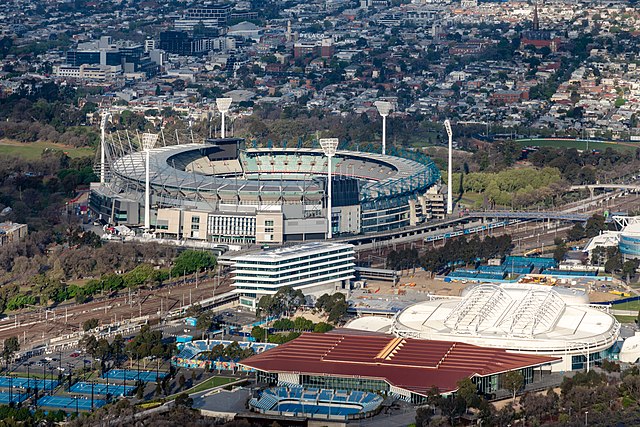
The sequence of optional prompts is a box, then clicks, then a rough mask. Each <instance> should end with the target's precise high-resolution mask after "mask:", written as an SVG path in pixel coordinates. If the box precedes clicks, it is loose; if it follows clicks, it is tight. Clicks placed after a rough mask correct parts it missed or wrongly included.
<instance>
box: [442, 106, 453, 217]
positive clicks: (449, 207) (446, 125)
mask: <svg viewBox="0 0 640 427" xmlns="http://www.w3.org/2000/svg"><path fill="white" fill-rule="evenodd" d="M444 128H445V129H446V130H447V135H448V137H449V165H448V166H447V214H449V215H451V213H452V212H453V194H452V193H453V185H452V182H453V177H452V176H451V175H453V167H452V165H451V159H452V154H451V153H452V151H453V132H452V131H451V122H450V121H449V119H447V120H445V121H444Z"/></svg>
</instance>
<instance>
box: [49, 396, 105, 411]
mask: <svg viewBox="0 0 640 427" xmlns="http://www.w3.org/2000/svg"><path fill="white" fill-rule="evenodd" d="M106 404H107V402H106V401H104V400H102V399H93V408H94V409H95V408H100V407H102V406H104V405H106ZM38 406H44V407H47V408H58V409H64V410H67V412H71V411H75V410H76V408H77V409H78V410H79V411H90V410H91V399H90V398H86V397H63V396H44V397H41V398H40V399H38Z"/></svg>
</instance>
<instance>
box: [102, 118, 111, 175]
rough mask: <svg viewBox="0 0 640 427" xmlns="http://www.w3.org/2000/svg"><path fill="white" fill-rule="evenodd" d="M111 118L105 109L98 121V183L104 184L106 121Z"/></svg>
mask: <svg viewBox="0 0 640 427" xmlns="http://www.w3.org/2000/svg"><path fill="white" fill-rule="evenodd" d="M111 120H112V118H111V113H110V112H109V110H105V111H103V112H102V120H101V121H100V184H104V181H105V169H106V164H105V157H106V151H107V147H106V141H105V137H106V135H105V134H106V132H107V122H110V121H111Z"/></svg>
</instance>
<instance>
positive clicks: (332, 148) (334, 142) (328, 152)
mask: <svg viewBox="0 0 640 427" xmlns="http://www.w3.org/2000/svg"><path fill="white" fill-rule="evenodd" d="M339 142H340V141H339V140H338V138H322V139H320V147H322V151H324V154H325V156H327V222H328V224H329V227H328V231H327V240H329V239H331V238H332V237H333V231H332V225H331V207H332V206H331V158H332V157H333V156H335V155H336V149H337V148H338V143H339Z"/></svg>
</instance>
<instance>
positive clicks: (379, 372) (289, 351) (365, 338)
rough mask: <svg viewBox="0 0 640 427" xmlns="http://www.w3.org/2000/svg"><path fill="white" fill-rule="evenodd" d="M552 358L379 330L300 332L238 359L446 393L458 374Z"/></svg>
mask: <svg viewBox="0 0 640 427" xmlns="http://www.w3.org/2000/svg"><path fill="white" fill-rule="evenodd" d="M387 352H388V354H386V355H385V354H383V353H387ZM381 356H384V357H381ZM556 360H559V359H558V358H553V357H543V356H536V355H524V354H514V353H508V352H507V351H505V350H501V349H495V348H483V347H477V346H474V345H471V344H464V343H456V342H451V341H427V340H418V339H412V338H402V339H400V340H399V341H398V339H397V338H395V337H393V336H385V335H380V334H375V335H362V334H344V333H327V334H314V333H304V334H302V335H301V336H300V337H299V338H297V339H295V340H293V341H291V342H289V343H286V344H283V345H280V346H278V347H277V348H274V349H271V350H269V351H266V352H264V353H262V354H259V355H256V356H252V357H250V358H248V359H245V360H244V361H242V362H241V364H242V365H246V366H249V367H251V368H255V369H257V370H260V371H266V372H294V373H301V374H308V375H335V376H342V377H367V378H376V379H380V380H384V381H386V382H388V383H389V384H391V385H393V386H396V387H399V388H403V389H406V390H410V391H412V392H415V393H418V394H423V395H426V393H427V392H428V391H429V390H430V389H431V388H432V387H433V386H436V387H437V388H438V389H439V390H440V392H441V393H450V392H453V391H455V390H456V389H457V382H458V381H459V380H461V379H463V378H469V377H473V376H487V375H493V374H499V373H502V372H506V371H510V370H514V369H522V368H525V367H531V366H539V365H544V364H549V363H552V362H554V361H556Z"/></svg>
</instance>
